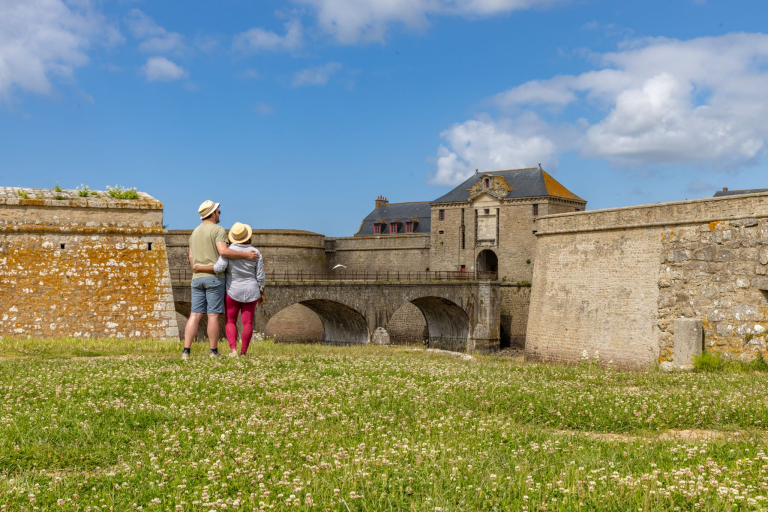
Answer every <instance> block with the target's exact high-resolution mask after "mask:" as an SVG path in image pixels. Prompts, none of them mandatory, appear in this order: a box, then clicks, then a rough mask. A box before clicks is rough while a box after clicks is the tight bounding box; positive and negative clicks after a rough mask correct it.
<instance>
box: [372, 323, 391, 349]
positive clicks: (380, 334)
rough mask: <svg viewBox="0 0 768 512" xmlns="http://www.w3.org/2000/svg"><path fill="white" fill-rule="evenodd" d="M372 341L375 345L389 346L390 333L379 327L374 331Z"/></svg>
mask: <svg viewBox="0 0 768 512" xmlns="http://www.w3.org/2000/svg"><path fill="white" fill-rule="evenodd" d="M371 341H372V343H373V344H374V345H389V333H388V332H387V330H386V329H384V328H383V327H379V328H377V329H376V330H375V331H373V336H372V339H371Z"/></svg>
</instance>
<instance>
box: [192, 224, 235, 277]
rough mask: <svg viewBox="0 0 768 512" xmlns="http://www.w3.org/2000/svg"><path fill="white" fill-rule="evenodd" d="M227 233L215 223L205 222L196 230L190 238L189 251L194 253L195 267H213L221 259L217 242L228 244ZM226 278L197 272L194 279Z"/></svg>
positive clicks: (222, 274) (220, 274)
mask: <svg viewBox="0 0 768 512" xmlns="http://www.w3.org/2000/svg"><path fill="white" fill-rule="evenodd" d="M226 241H227V232H226V231H225V230H224V228H223V227H221V226H219V225H217V224H214V223H213V222H203V223H202V224H200V225H199V226H197V227H196V228H195V230H194V231H193V232H192V235H191V236H190V237H189V250H191V251H192V261H193V262H194V263H193V264H194V265H213V264H215V263H216V261H217V260H218V259H219V251H218V250H217V249H216V242H226ZM212 276H216V277H224V273H223V272H222V273H219V274H214V273H213V272H195V273H194V275H193V276H192V279H193V280H194V279H198V278H200V277H212Z"/></svg>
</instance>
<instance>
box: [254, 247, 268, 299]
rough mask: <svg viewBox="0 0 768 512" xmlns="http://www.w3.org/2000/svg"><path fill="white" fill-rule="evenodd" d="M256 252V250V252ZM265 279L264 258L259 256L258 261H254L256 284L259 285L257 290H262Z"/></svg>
mask: <svg viewBox="0 0 768 512" xmlns="http://www.w3.org/2000/svg"><path fill="white" fill-rule="evenodd" d="M257 252H258V250H257ZM266 280H267V278H266V275H265V274H264V257H263V256H261V254H259V259H258V261H256V282H258V283H259V289H260V290H263V289H264V283H265V282H266Z"/></svg>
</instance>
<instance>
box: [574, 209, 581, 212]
mask: <svg viewBox="0 0 768 512" xmlns="http://www.w3.org/2000/svg"><path fill="white" fill-rule="evenodd" d="M573 211H575V212H580V211H581V208H574V209H573Z"/></svg>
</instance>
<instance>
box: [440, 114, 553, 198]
mask: <svg viewBox="0 0 768 512" xmlns="http://www.w3.org/2000/svg"><path fill="white" fill-rule="evenodd" d="M542 128H543V127H542V125H541V122H540V121H539V120H538V118H536V117H535V116H530V115H528V116H523V117H521V118H518V119H516V120H514V121H512V120H509V119H504V120H499V121H494V120H491V119H487V118H486V119H475V120H471V121H466V122H464V123H461V124H456V125H454V126H452V127H451V128H449V129H448V130H446V131H444V132H443V133H441V134H440V136H441V137H442V138H443V139H445V141H446V144H447V146H446V145H441V146H440V148H439V149H438V152H437V172H436V173H435V175H434V176H432V177H431V178H430V182H431V183H433V184H435V185H457V184H459V183H461V182H462V181H464V180H465V179H467V178H468V177H469V176H471V175H472V174H473V173H474V172H475V169H479V170H480V171H497V170H501V169H519V168H523V167H533V166H536V165H538V164H539V163H541V164H542V165H543V166H545V167H547V168H548V169H555V168H557V156H556V155H557V146H556V143H555V142H554V141H553V140H552V138H551V136H548V135H545V134H543V133H539V132H541V131H544V130H542Z"/></svg>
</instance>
